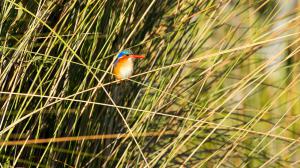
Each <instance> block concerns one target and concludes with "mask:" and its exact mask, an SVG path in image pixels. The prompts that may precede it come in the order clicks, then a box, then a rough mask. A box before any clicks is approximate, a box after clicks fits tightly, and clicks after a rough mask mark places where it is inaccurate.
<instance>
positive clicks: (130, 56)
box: [128, 55, 145, 59]
mask: <svg viewBox="0 0 300 168" xmlns="http://www.w3.org/2000/svg"><path fill="white" fill-rule="evenodd" d="M128 57H129V58H140V59H143V58H145V56H144V55H128Z"/></svg>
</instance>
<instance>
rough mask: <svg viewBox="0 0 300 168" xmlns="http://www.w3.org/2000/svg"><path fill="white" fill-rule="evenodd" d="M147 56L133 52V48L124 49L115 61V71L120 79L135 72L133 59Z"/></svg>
mask: <svg viewBox="0 0 300 168" xmlns="http://www.w3.org/2000/svg"><path fill="white" fill-rule="evenodd" d="M137 58H138V59H142V58H145V56H143V55H137V54H133V52H132V51H131V50H123V51H121V52H120V53H119V54H118V56H117V60H116V61H115V62H114V68H113V73H114V75H115V76H116V78H117V79H118V80H123V79H128V78H129V77H130V76H131V75H132V73H133V61H134V60H135V59H137Z"/></svg>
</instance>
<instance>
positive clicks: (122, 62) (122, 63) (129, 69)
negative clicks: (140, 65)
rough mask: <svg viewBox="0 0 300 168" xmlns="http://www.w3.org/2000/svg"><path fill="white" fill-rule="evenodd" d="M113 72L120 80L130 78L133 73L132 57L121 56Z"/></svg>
mask: <svg viewBox="0 0 300 168" xmlns="http://www.w3.org/2000/svg"><path fill="white" fill-rule="evenodd" d="M113 73H114V74H115V76H116V78H117V79H119V80H121V79H127V78H129V77H130V76H131V75H132V73H133V61H132V59H130V58H127V57H124V58H123V57H122V58H120V59H119V60H118V62H117V63H116V64H115V65H114V70H113Z"/></svg>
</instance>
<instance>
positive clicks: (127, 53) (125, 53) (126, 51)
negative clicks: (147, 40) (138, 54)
mask: <svg viewBox="0 0 300 168" xmlns="http://www.w3.org/2000/svg"><path fill="white" fill-rule="evenodd" d="M131 54H133V52H132V51H131V50H123V51H121V52H120V53H119V54H118V59H119V58H121V57H122V56H124V55H131Z"/></svg>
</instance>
